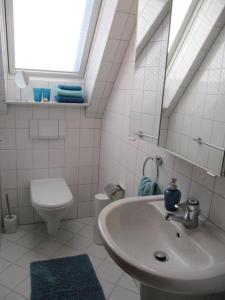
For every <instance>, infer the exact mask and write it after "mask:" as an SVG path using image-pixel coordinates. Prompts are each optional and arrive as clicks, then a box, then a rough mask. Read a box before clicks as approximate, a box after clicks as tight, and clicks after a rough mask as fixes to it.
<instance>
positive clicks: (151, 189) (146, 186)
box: [138, 176, 160, 196]
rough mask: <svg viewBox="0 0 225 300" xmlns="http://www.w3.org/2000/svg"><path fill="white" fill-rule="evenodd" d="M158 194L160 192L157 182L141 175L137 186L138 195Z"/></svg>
mask: <svg viewBox="0 0 225 300" xmlns="http://www.w3.org/2000/svg"><path fill="white" fill-rule="evenodd" d="M158 194H160V190H159V187H158V184H157V183H156V182H154V181H152V180H151V179H150V178H149V177H147V176H144V177H142V179H141V181H140V184H139V187H138V196H151V195H158Z"/></svg>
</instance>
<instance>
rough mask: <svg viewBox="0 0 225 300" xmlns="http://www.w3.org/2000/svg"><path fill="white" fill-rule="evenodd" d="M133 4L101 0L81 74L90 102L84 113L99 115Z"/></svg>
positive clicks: (130, 21)
mask: <svg viewBox="0 0 225 300" xmlns="http://www.w3.org/2000/svg"><path fill="white" fill-rule="evenodd" d="M137 4H138V0H116V1H113V0H105V1H103V3H102V8H101V12H100V16H99V21H98V24H97V30H96V34H95V38H94V42H93V46H92V50H91V54H90V58H89V62H88V67H87V71H86V77H85V90H86V93H87V98H88V100H89V101H90V106H89V107H88V108H87V111H86V114H87V116H90V117H99V118H101V117H102V116H103V113H104V110H105V106H106V104H107V102H108V99H109V96H110V94H111V91H112V87H113V84H114V82H115V80H116V77H117V75H118V73H119V69H120V66H121V63H122V61H123V57H124V54H125V52H126V49H127V47H128V43H129V40H130V38H131V35H132V32H133V30H134V28H135V25H136V19H137Z"/></svg>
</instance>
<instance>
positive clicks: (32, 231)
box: [0, 218, 140, 300]
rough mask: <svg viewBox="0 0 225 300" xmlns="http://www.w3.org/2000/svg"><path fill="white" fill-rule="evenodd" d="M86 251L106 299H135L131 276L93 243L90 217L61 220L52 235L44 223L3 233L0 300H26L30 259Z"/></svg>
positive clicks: (136, 290) (135, 293) (28, 296)
mask: <svg viewBox="0 0 225 300" xmlns="http://www.w3.org/2000/svg"><path fill="white" fill-rule="evenodd" d="M81 253H87V254H88V255H89V257H90V259H91V261H92V264H93V266H94V268H95V270H96V273H97V276H98V278H99V280H100V282H101V285H102V287H103V290H104V293H105V296H106V299H109V300H139V299H140V298H139V292H138V288H137V287H136V285H135V284H134V281H133V279H132V278H131V277H130V276H128V275H127V274H126V273H124V272H123V271H122V270H121V269H120V268H119V267H118V266H117V265H116V264H115V263H114V262H113V260H112V259H111V258H110V256H109V255H108V254H107V252H106V251H105V249H104V247H103V246H97V245H95V244H94V243H93V219H92V218H87V219H79V220H73V221H64V222H62V223H61V227H60V230H59V231H58V233H57V235H56V236H54V237H49V236H48V234H47V232H46V227H45V225H44V224H40V225H24V226H20V227H19V229H18V231H17V233H15V234H10V235H6V234H4V235H3V238H2V249H1V252H0V300H2V299H5V300H25V299H30V276H29V266H30V262H31V261H37V260H42V259H48V258H56V257H64V256H70V255H78V254H81Z"/></svg>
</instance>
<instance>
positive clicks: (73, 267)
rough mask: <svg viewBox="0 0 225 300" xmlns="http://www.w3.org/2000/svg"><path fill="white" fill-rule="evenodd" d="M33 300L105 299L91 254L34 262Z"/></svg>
mask: <svg viewBox="0 0 225 300" xmlns="http://www.w3.org/2000/svg"><path fill="white" fill-rule="evenodd" d="M30 271H31V300H105V297H104V294H103V291H102V288H101V285H100V283H99V281H98V279H97V277H96V274H95V271H94V269H93V267H92V264H91V262H90V259H89V257H88V256H87V255H86V254H85V255H78V256H72V257H64V258H59V259H51V260H45V261H39V262H32V263H31V265H30Z"/></svg>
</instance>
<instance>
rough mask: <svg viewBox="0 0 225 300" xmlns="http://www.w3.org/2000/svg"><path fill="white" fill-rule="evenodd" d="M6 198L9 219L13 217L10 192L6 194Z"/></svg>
mask: <svg viewBox="0 0 225 300" xmlns="http://www.w3.org/2000/svg"><path fill="white" fill-rule="evenodd" d="M5 200H6V206H7V210H8V217H9V219H12V215H11V211H10V205H9V196H8V194H5Z"/></svg>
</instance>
